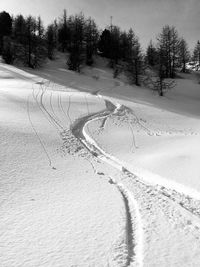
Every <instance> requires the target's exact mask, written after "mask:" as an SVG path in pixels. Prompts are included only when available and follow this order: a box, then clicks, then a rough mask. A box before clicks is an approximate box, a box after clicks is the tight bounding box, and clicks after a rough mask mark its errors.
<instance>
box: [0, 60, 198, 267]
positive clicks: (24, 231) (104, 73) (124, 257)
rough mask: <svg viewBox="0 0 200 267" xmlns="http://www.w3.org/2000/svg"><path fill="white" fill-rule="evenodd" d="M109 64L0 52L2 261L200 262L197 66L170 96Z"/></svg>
mask: <svg viewBox="0 0 200 267" xmlns="http://www.w3.org/2000/svg"><path fill="white" fill-rule="evenodd" d="M102 64H103V63H102V62H101V64H99V65H98V64H97V66H96V67H95V68H93V69H91V68H86V69H85V70H84V74H76V73H73V72H71V71H68V70H66V69H65V65H64V61H62V60H61V59H59V60H56V61H55V62H49V63H48V65H47V66H46V67H45V68H43V69H42V70H38V71H37V70H33V71H30V70H26V69H24V70H22V69H19V68H16V67H13V66H8V65H5V64H3V63H0V151H1V153H0V166H1V167H0V203H1V204H0V205H1V206H0V248H1V249H0V250H1V252H0V263H1V266H3V267H14V266H20V267H21V266H25V267H29V266H31V267H32V266H42V267H43V266H44V267H45V266H54V267H57V266H59V267H60V266H63V267H64V266H114V267H115V266H148V267H149V266H199V264H200V253H199V252H200V233H199V229H200V222H199V220H200V212H199V210H200V206H199V205H200V202H199V201H198V200H199V199H200V197H199V196H200V169H199V166H198V164H199V160H200V149H199V143H200V109H199V101H200V85H199V84H198V76H197V75H194V74H188V75H182V76H183V77H182V79H177V80H176V83H177V86H176V87H175V88H174V89H172V91H170V92H168V94H167V95H166V97H163V98H160V97H158V96H157V95H155V94H153V93H152V92H151V91H149V90H147V89H144V88H135V87H131V86H128V85H125V84H124V83H123V82H122V81H121V80H119V79H118V80H114V79H113V78H112V74H111V72H110V70H109V69H107V68H105V67H102ZM73 132H74V134H75V136H74V135H73V134H72V133H73Z"/></svg>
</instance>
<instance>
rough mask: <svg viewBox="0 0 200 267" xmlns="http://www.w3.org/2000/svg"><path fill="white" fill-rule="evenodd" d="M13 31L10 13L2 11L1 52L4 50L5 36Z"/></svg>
mask: <svg viewBox="0 0 200 267" xmlns="http://www.w3.org/2000/svg"><path fill="white" fill-rule="evenodd" d="M11 33H12V18H11V16H10V15H9V13H7V12H5V11H3V12H1V13H0V54H2V51H3V43H4V37H5V36H10V35H11Z"/></svg>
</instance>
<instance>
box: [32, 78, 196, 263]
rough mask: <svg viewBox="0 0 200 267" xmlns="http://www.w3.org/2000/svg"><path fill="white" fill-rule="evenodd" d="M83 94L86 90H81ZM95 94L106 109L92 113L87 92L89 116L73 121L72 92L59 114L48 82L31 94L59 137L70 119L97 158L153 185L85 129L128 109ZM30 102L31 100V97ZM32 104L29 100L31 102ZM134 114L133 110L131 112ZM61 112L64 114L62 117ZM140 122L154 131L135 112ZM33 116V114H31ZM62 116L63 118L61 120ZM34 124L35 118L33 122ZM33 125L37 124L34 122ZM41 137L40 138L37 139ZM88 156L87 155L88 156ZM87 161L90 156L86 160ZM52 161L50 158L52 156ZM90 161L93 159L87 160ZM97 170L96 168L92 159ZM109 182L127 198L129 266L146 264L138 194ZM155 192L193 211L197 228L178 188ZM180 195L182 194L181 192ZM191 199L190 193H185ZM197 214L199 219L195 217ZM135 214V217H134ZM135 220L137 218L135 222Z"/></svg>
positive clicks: (156, 189) (133, 177) (79, 136)
mask: <svg viewBox="0 0 200 267" xmlns="http://www.w3.org/2000/svg"><path fill="white" fill-rule="evenodd" d="M82 94H83V93H82ZM95 95H96V97H98V98H102V99H103V100H104V102H105V106H106V109H105V110H103V111H101V112H96V113H89V110H88V101H87V98H86V96H87V94H86V93H85V101H86V105H87V110H88V115H86V116H82V117H80V118H78V119H77V120H75V121H74V122H72V119H71V117H70V108H71V104H72V102H71V97H72V95H70V94H69V96H68V107H67V111H65V110H64V107H63V105H62V94H58V95H57V98H56V100H57V101H56V102H57V108H58V110H59V111H60V114H56V113H55V110H54V103H53V102H52V98H53V97H52V96H53V92H52V91H48V85H45V83H44V82H42V83H41V84H40V87H39V89H38V92H37V94H36V92H35V88H33V92H32V96H33V98H34V100H35V102H36V103H37V106H38V107H39V109H40V110H41V112H42V114H43V115H44V116H45V117H46V119H47V120H48V121H49V123H50V124H51V125H52V126H53V127H54V128H55V129H56V130H57V131H58V133H59V135H60V137H61V138H62V139H63V140H64V139H65V131H67V126H64V125H63V121H66V120H68V122H69V125H70V128H71V132H72V133H73V135H74V136H75V137H76V138H77V139H78V140H79V141H80V142H81V143H82V144H83V145H84V147H85V148H86V149H87V150H88V151H89V152H90V153H91V154H92V155H93V156H94V157H96V158H98V159H100V160H102V161H104V162H106V163H108V164H109V165H111V166H113V167H114V168H116V169H117V170H119V171H120V172H122V173H123V174H125V175H127V176H129V177H131V178H132V179H135V181H136V184H137V183H140V184H141V185H143V186H145V187H146V188H147V190H149V188H151V187H152V186H151V185H148V184H147V183H146V182H144V181H143V180H141V179H139V178H138V177H137V176H136V175H134V173H132V172H131V171H129V170H128V169H127V168H126V167H125V166H123V163H122V162H120V160H118V159H117V158H115V157H114V156H112V155H110V154H108V153H107V152H105V151H104V150H103V149H101V148H100V147H99V145H98V144H97V143H96V142H95V141H94V140H93V139H92V137H91V134H90V135H88V134H87V132H86V130H85V129H86V127H88V124H89V123H90V122H92V121H94V120H100V119H103V123H102V128H104V126H105V123H106V121H107V119H108V118H109V117H110V116H112V115H113V114H114V115H117V114H118V112H119V111H120V109H124V110H126V109H127V110H128V108H126V107H125V106H122V105H119V104H118V103H113V102H112V101H111V100H110V98H105V97H103V96H101V95H100V94H98V92H96V94H95ZM45 99H49V101H48V102H49V106H50V109H48V108H47V107H46V105H45ZM28 101H29V99H28ZM28 103H29V102H28ZM29 109H30V107H29V104H28V112H30V110H29ZM132 113H133V112H132ZM61 114H62V116H61ZM134 116H135V118H136V121H137V123H138V124H139V125H140V127H141V128H144V130H145V131H146V132H147V134H151V133H150V130H149V129H148V128H146V127H145V126H144V125H143V124H141V122H140V121H139V119H138V118H137V116H136V115H135V114H134ZM29 117H30V114H29ZM61 117H63V120H62V119H61ZM31 123H32V121H31ZM32 126H33V127H34V125H32ZM129 126H130V130H131V132H132V136H133V143H132V147H133V146H134V147H135V148H136V147H137V144H136V142H135V137H134V132H133V128H131V124H130V125H129ZM38 139H39V140H41V139H40V137H39V138H38ZM41 142H42V140H41ZM41 145H42V146H43V149H44V150H45V146H44V144H43V143H42V144H41ZM86 159H87V158H86ZM87 160H88V159H87ZM49 161H51V159H49ZM88 161H90V160H88ZM90 163H91V165H92V167H93V169H94V171H95V167H94V165H93V164H92V162H91V161H90ZM109 182H110V183H112V184H114V185H115V186H116V188H117V189H118V190H119V192H120V194H121V195H122V198H123V200H124V204H125V211H126V218H127V222H126V245H127V253H128V255H127V261H126V267H127V266H132V265H134V266H143V249H144V248H143V247H144V233H143V223H142V217H141V211H140V205H139V203H138V201H137V200H136V197H135V196H134V194H133V192H132V191H131V190H129V189H128V188H127V187H126V186H125V185H124V183H123V181H120V182H118V181H116V180H115V179H114V178H112V177H110V181H109ZM154 191H155V192H158V193H159V194H160V195H162V196H163V199H165V198H167V199H169V200H170V201H171V202H172V203H173V205H174V204H175V205H176V204H178V207H179V208H180V209H184V210H186V211H187V212H189V213H190V214H192V215H194V216H195V223H196V225H197V226H198V227H200V224H199V220H198V219H199V214H198V212H195V210H194V209H193V208H190V206H189V205H188V206H187V205H185V204H184V203H182V202H180V201H179V200H178V197H177V195H178V194H179V193H178V192H176V191H175V190H173V191H172V190H171V189H167V188H165V187H163V186H157V187H155V188H154ZM178 196H179V195H178ZM186 198H188V196H186ZM196 215H197V220H196ZM134 216H135V217H134ZM133 220H136V221H133Z"/></svg>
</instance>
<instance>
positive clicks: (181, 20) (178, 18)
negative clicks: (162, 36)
mask: <svg viewBox="0 0 200 267" xmlns="http://www.w3.org/2000/svg"><path fill="white" fill-rule="evenodd" d="M63 9H66V10H67V14H68V15H71V14H75V13H79V12H80V11H82V12H83V13H84V14H85V15H86V16H91V17H92V18H94V19H95V21H96V22H97V24H98V25H99V27H100V28H104V27H106V26H107V25H109V24H110V17H111V16H112V17H113V24H114V25H117V26H120V28H121V29H123V30H127V29H129V28H130V27H132V28H133V30H134V31H135V33H136V34H137V35H138V37H139V39H140V42H141V45H142V47H143V48H146V46H147V44H148V43H149V41H150V39H152V40H156V36H157V35H158V34H159V33H160V32H161V29H162V27H163V26H164V25H166V24H168V25H174V26H175V27H176V28H177V30H178V32H179V35H180V36H183V37H184V38H185V39H186V41H187V42H188V44H189V47H190V48H191V49H193V47H194V45H195V43H196V42H197V40H199V39H200V15H199V14H200V0H0V11H3V10H5V11H7V12H9V13H10V14H12V15H17V14H19V13H21V14H23V15H25V16H27V15H30V14H31V15H33V16H39V15H40V16H41V17H42V20H43V21H44V24H45V25H47V24H48V23H51V22H52V21H53V20H54V19H55V18H58V17H61V16H62V13H63Z"/></svg>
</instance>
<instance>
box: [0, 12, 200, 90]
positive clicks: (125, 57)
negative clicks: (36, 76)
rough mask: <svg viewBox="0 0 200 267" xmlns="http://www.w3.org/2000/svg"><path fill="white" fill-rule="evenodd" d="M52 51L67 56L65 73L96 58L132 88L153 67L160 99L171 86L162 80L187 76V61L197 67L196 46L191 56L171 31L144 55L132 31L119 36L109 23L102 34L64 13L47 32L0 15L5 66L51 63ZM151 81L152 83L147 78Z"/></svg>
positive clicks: (38, 23)
mask: <svg viewBox="0 0 200 267" xmlns="http://www.w3.org/2000/svg"><path fill="white" fill-rule="evenodd" d="M56 50H59V51H62V52H63V53H67V54H68V57H67V58H66V63H67V66H68V68H69V69H70V70H74V71H78V72H80V68H81V66H82V65H84V64H86V65H89V66H91V65H92V64H93V62H94V55H96V54H98V55H100V56H102V57H105V58H107V59H108V61H109V65H110V67H111V68H112V69H113V76H114V77H117V76H118V75H119V74H120V73H121V72H123V73H125V74H126V75H127V77H128V78H129V80H130V82H131V83H134V84H136V85H140V84H141V82H142V80H144V79H143V78H144V77H145V75H146V73H147V72H146V70H147V69H148V68H151V69H152V70H153V71H154V73H157V76H158V79H157V81H156V84H157V86H158V88H159V90H160V92H159V93H160V95H163V89H164V88H165V87H167V86H169V87H170V85H167V84H166V83H164V79H166V78H172V79H173V78H174V77H175V75H176V70H177V68H181V70H182V71H183V72H186V71H187V68H186V66H187V63H188V62H189V61H191V60H192V61H194V62H195V63H197V64H198V65H200V42H199V41H198V42H197V44H196V46H195V48H194V51H193V53H192V55H191V54H190V52H189V49H188V44H187V42H186V41H185V39H184V38H182V37H180V36H179V34H178V32H177V30H176V28H175V27H174V26H168V25H166V26H164V27H163V28H162V30H161V33H160V34H158V37H157V40H156V42H155V43H153V42H152V41H150V43H149V45H148V48H147V50H146V53H143V52H142V49H141V45H140V42H139V39H138V37H137V36H136V35H135V33H134V31H133V29H132V28H130V30H128V31H122V30H121V29H120V28H119V27H117V26H115V25H112V24H111V25H109V26H108V27H106V28H105V29H104V30H101V31H100V30H98V27H97V25H96V23H95V21H94V20H93V19H92V18H90V17H89V18H86V17H85V16H84V15H83V13H80V14H76V15H71V16H67V14H66V10H64V12H63V16H62V17H61V18H59V19H58V20H54V22H53V23H51V24H50V25H48V26H47V27H46V28H45V27H44V25H43V22H42V20H41V18H40V17H38V18H35V17H33V16H28V17H24V16H23V15H18V16H16V17H11V16H10V14H9V13H7V12H5V11H3V12H1V13H0V54H1V55H2V57H3V59H4V60H5V62H6V63H8V64H12V63H14V62H15V61H16V62H22V63H23V64H24V65H25V66H28V67H31V68H36V67H39V66H41V65H42V64H43V62H45V59H47V58H49V59H50V60H53V59H54V56H55V51H56ZM149 82H154V81H153V80H152V79H151V78H149ZM154 83H155V82H154ZM154 86H155V84H154Z"/></svg>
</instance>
